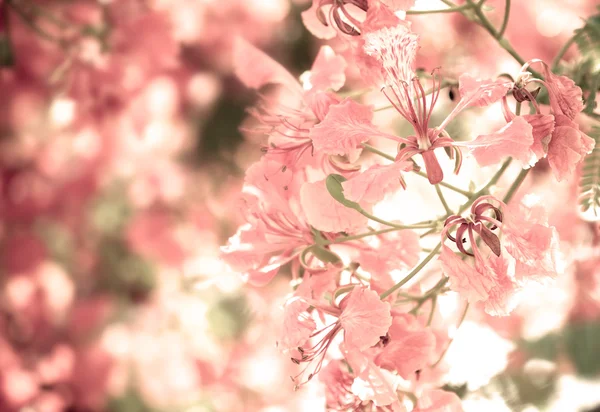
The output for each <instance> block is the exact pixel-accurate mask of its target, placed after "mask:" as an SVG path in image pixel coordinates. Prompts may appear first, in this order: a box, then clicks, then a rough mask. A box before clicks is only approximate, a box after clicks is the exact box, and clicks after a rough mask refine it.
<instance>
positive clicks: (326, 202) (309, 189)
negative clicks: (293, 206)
mask: <svg viewBox="0 0 600 412" xmlns="http://www.w3.org/2000/svg"><path fill="white" fill-rule="evenodd" d="M300 204H301V206H302V209H303V211H304V213H305V215H306V220H307V221H308V223H309V224H310V225H311V226H313V227H314V228H316V229H318V230H322V231H325V232H335V233H338V232H353V231H356V230H358V229H362V228H364V227H365V226H366V225H367V223H368V219H367V218H366V217H365V216H363V215H361V214H360V213H358V212H357V211H356V210H354V209H350V208H347V207H346V206H344V205H342V204H341V203H339V202H338V201H337V200H335V199H334V198H333V197H332V196H331V195H330V194H329V192H328V191H327V187H326V186H325V180H321V181H318V182H314V183H308V182H307V183H304V184H303V185H302V188H301V189H300Z"/></svg>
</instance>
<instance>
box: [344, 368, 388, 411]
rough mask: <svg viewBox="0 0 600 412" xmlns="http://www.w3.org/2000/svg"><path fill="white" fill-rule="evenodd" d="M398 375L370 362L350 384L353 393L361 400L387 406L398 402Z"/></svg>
mask: <svg viewBox="0 0 600 412" xmlns="http://www.w3.org/2000/svg"><path fill="white" fill-rule="evenodd" d="M397 388H398V377H397V376H396V375H394V374H392V373H391V372H389V371H386V370H383V369H380V368H378V367H377V366H375V365H373V364H372V363H370V364H369V367H368V368H367V369H366V370H365V371H364V372H363V373H361V374H360V375H358V376H357V377H356V378H355V379H354V382H353V384H352V393H354V394H355V395H356V396H358V398H359V399H360V400H361V401H363V402H368V401H371V402H373V404H374V405H375V406H387V405H391V404H392V403H394V402H398V394H397V393H396V390H397Z"/></svg>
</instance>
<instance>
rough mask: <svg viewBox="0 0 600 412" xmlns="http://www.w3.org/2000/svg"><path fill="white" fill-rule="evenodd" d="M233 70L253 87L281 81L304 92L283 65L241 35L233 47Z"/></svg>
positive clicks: (292, 88)
mask: <svg viewBox="0 0 600 412" xmlns="http://www.w3.org/2000/svg"><path fill="white" fill-rule="evenodd" d="M233 70H234V72H235V74H236V76H237V77H238V78H239V79H240V80H241V81H242V83H244V84H245V85H246V86H247V87H250V88H253V89H258V88H260V87H262V86H264V85H266V84H270V83H279V84H282V85H284V86H286V87H288V88H289V89H290V90H293V91H297V92H299V93H301V92H302V89H301V88H300V83H299V82H298V81H297V80H296V78H294V76H292V75H291V74H290V73H289V72H288V71H287V70H286V69H285V68H284V67H283V66H282V65H280V64H279V63H277V62H276V61H275V60H273V59H271V58H270V57H269V56H267V55H266V54H265V53H264V52H262V51H261V50H259V49H258V48H256V47H255V46H253V45H252V44H250V43H249V42H248V41H246V40H244V39H243V38H241V37H238V38H236V40H235V43H234V47H233Z"/></svg>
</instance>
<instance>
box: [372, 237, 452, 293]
mask: <svg viewBox="0 0 600 412" xmlns="http://www.w3.org/2000/svg"><path fill="white" fill-rule="evenodd" d="M441 247H442V242H440V243H438V244H437V246H436V247H435V248H434V249H433V250H432V251H431V253H430V254H428V255H427V256H426V257H425V259H423V260H422V261H421V263H419V264H418V265H417V267H415V268H414V269H413V270H412V271H411V272H410V273H409V274H408V275H406V277H405V278H404V279H402V280H401V281H400V282H398V283H396V284H395V285H394V286H392V287H391V288H389V289H388V290H386V291H385V292H383V293H382V294H381V295H379V296H380V298H381V299H385V298H387V297H388V296H390V295H391V294H392V293H394V292H395V291H396V290H398V289H399V288H401V287H402V286H404V285H405V284H406V283H408V282H409V281H410V280H411V279H412V278H414V277H415V276H416V274H417V273H419V272H420V271H421V269H423V268H424V267H425V266H426V265H427V263H429V261H430V260H431V259H433V258H434V257H435V255H436V254H437V252H438V250H440V249H441Z"/></svg>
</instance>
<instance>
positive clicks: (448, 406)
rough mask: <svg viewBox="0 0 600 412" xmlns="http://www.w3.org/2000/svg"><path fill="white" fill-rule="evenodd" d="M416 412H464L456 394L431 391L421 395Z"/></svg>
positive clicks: (438, 390) (436, 390) (437, 390)
mask: <svg viewBox="0 0 600 412" xmlns="http://www.w3.org/2000/svg"><path fill="white" fill-rule="evenodd" d="M414 412H463V407H462V402H461V401H460V398H459V397H458V395H456V394H455V393H454V392H447V391H443V390H441V389H431V390H427V391H425V392H424V393H423V394H422V395H421V397H420V398H419V403H418V405H417V408H416V409H415V410H414Z"/></svg>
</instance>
